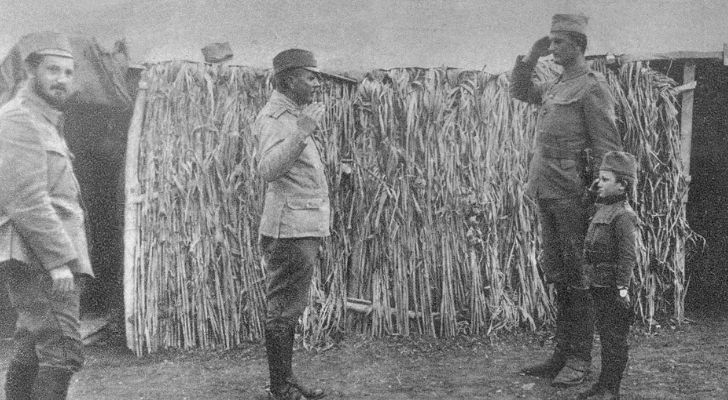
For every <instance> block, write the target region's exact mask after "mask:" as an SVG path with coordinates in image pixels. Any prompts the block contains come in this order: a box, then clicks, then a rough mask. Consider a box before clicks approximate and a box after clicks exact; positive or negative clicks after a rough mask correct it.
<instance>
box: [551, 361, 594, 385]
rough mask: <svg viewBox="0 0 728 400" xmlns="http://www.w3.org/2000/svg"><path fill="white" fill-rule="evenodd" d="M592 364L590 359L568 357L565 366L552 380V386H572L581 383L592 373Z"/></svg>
mask: <svg viewBox="0 0 728 400" xmlns="http://www.w3.org/2000/svg"><path fill="white" fill-rule="evenodd" d="M590 364H591V363H589V362H588V361H583V360H579V359H576V358H570V359H568V360H567V361H566V364H565V365H564V368H562V369H561V371H559V373H558V375H556V377H555V378H554V380H553V381H552V382H551V386H555V387H571V386H577V385H581V384H582V383H584V382H585V381H586V379H587V378H588V377H589V374H590V373H591V368H590Z"/></svg>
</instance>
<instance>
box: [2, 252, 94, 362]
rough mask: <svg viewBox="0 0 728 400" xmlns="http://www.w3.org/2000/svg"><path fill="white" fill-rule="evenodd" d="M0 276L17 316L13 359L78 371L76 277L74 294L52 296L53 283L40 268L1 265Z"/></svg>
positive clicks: (78, 325)
mask: <svg viewBox="0 0 728 400" xmlns="http://www.w3.org/2000/svg"><path fill="white" fill-rule="evenodd" d="M0 274H1V275H0V276H2V278H3V280H4V281H5V286H6V288H7V290H8V297H9V298H10V303H11V304H12V306H13V308H14V309H15V311H16V312H17V313H18V320H17V322H16V327H15V354H14V356H13V357H14V360H15V361H17V362H19V363H21V364H25V365H36V364H37V365H40V366H45V367H52V368H63V369H67V370H70V371H73V372H76V371H78V370H79V369H81V367H82V365H83V361H84V358H83V351H82V347H83V346H82V343H81V335H80V333H79V328H80V323H79V294H80V289H79V282H78V278H76V285H75V289H74V290H73V291H71V292H67V293H53V292H52V290H51V288H52V286H53V280H52V279H51V276H50V274H48V272H47V271H45V270H44V269H42V268H40V267H37V266H31V265H26V264H23V263H20V262H17V261H8V262H5V263H2V264H0Z"/></svg>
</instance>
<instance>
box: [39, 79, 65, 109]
mask: <svg viewBox="0 0 728 400" xmlns="http://www.w3.org/2000/svg"><path fill="white" fill-rule="evenodd" d="M33 92H35V94H36V95H38V97H40V98H41V99H43V100H45V102H46V103H48V105H50V106H51V107H53V108H55V109H56V110H59V111H64V110H65V109H66V107H67V105H68V98H69V97H70V92H69V89H68V87H66V86H65V85H61V84H54V85H52V86H51V87H50V88H48V89H46V88H45V87H43V85H42V84H41V83H40V82H39V81H38V80H37V79H34V80H33Z"/></svg>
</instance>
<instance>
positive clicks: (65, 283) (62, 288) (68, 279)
mask: <svg viewBox="0 0 728 400" xmlns="http://www.w3.org/2000/svg"><path fill="white" fill-rule="evenodd" d="M50 274H51V278H52V279H53V292H54V293H67V292H70V291H72V290H73V288H74V284H73V272H71V269H70V268H68V266H67V265H64V266H62V267H58V268H54V269H52V270H50Z"/></svg>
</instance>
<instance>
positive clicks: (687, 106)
mask: <svg viewBox="0 0 728 400" xmlns="http://www.w3.org/2000/svg"><path fill="white" fill-rule="evenodd" d="M694 81H695V61H692V60H689V61H685V65H684V67H683V85H687V84H690V83H692V82H694ZM694 98H695V96H694V91H693V90H686V91H685V92H683V93H682V111H681V113H680V138H681V139H680V140H681V143H680V158H681V159H682V163H683V171H684V174H685V178H686V179H687V180H688V183H689V182H690V151H691V149H692V142H693V100H694ZM687 200H688V199H687V193H686V197H685V199H684V201H685V202H687Z"/></svg>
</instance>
